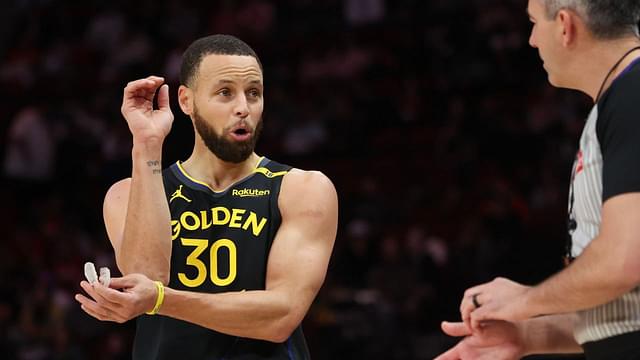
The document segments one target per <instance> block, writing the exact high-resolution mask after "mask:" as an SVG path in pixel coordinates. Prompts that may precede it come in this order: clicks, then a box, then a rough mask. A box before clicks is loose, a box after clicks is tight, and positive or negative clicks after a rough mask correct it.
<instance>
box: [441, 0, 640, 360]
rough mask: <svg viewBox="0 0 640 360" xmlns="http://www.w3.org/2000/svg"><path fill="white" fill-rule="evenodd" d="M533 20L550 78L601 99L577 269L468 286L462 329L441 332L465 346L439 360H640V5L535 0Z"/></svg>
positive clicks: (581, 200)
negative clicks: (555, 359) (539, 359)
mask: <svg viewBox="0 0 640 360" xmlns="http://www.w3.org/2000/svg"><path fill="white" fill-rule="evenodd" d="M528 13H529V17H530V19H531V21H532V23H533V29H532V31H531V37H530V39H529V43H530V44H531V46H533V47H534V48H537V49H538V51H539V54H540V57H541V58H542V60H543V62H544V65H543V66H544V68H545V70H546V71H547V74H548V78H549V82H550V83H551V84H552V85H554V86H557V87H563V88H570V89H577V90H580V91H582V92H584V93H586V94H587V95H589V96H590V97H591V98H592V99H593V101H594V106H593V109H592V110H591V113H590V114H589V117H588V119H587V121H586V123H585V126H584V130H583V132H582V136H581V138H580V142H579V149H578V151H577V154H576V158H575V162H574V165H573V171H572V175H571V182H570V184H571V185H570V190H569V206H568V210H569V211H568V225H569V226H568V231H569V239H570V240H569V244H568V246H567V267H566V268H565V269H564V270H562V271H560V272H559V273H557V274H555V275H554V276H552V277H550V278H549V279H547V280H546V281H544V282H542V283H541V284H539V285H537V286H532V287H530V286H524V285H521V284H518V283H515V282H513V281H510V280H507V279H502V278H498V279H496V280H494V281H492V282H489V283H486V284H482V285H479V286H475V287H472V288H470V289H468V290H467V291H466V292H465V294H464V297H463V300H462V303H461V305H460V311H461V313H462V319H463V322H461V323H447V322H445V323H443V325H442V327H443V330H444V331H445V332H446V333H447V334H449V335H452V336H465V338H464V339H463V340H462V341H460V342H459V343H458V344H457V345H456V346H454V347H453V348H452V349H450V350H449V351H448V352H446V353H444V354H442V355H441V356H440V357H438V360H450V359H465V360H466V359H495V360H501V359H502V360H505V359H518V358H520V357H522V356H524V355H528V354H549V353H580V352H584V354H585V355H586V358H587V359H589V360H596V359H603V360H604V359H610V360H614V359H615V360H625V359H628V360H631V359H640V288H639V287H638V285H639V284H640V111H639V110H640V38H639V34H638V22H639V21H640V1H638V0H529V5H528Z"/></svg>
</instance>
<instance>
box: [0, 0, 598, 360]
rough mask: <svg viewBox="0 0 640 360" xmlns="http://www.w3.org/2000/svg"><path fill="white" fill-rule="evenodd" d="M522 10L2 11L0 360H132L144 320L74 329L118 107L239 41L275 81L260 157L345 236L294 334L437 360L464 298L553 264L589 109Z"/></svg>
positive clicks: (120, 7)
mask: <svg viewBox="0 0 640 360" xmlns="http://www.w3.org/2000/svg"><path fill="white" fill-rule="evenodd" d="M526 3H527V2H526V0H473V1H470V0H466V1H462V0H432V1H421V0H395V1H389V0H324V1H311V0H281V1H273V0H242V1H230V0H221V1H189V2H187V1H179V0H139V1H135V2H130V1H125V0H112V1H99V0H85V1H62V0H11V1H9V2H7V3H3V10H2V12H0V116H1V117H2V120H1V121H0V139H1V140H0V141H1V143H0V144H1V146H0V168H1V169H2V170H1V172H2V177H1V179H2V186H0V199H1V201H0V226H1V228H2V229H3V231H4V233H5V235H4V240H3V241H0V354H2V356H0V357H2V358H3V359H19V360H45V359H46V360H49V359H73V360H75V359H129V358H130V356H131V355H130V351H131V341H132V338H133V333H134V322H130V323H128V324H125V325H118V324H112V323H101V322H99V321H97V320H95V319H93V318H90V317H89V316H88V315H86V314H84V313H83V312H82V310H80V308H79V306H78V305H77V303H76V302H75V300H73V295H74V294H75V293H76V292H79V291H80V288H79V282H80V280H81V279H82V277H83V276H82V269H83V266H82V265H83V263H84V262H85V261H93V262H95V263H96V264H97V265H99V266H109V267H111V269H115V268H116V267H115V264H114V259H113V254H112V250H111V247H110V244H109V241H108V239H107V238H106V234H105V231H104V226H103V222H102V199H103V196H104V194H105V192H106V190H107V189H108V187H109V186H110V185H111V184H112V183H113V182H114V181H116V180H118V179H120V178H124V177H127V176H130V170H131V136H130V133H129V131H128V129H127V126H126V123H125V122H124V120H123V119H122V116H121V115H120V102H121V96H122V89H123V87H124V86H125V84H126V83H127V82H128V81H130V80H133V79H137V78H140V77H145V76H147V75H150V74H155V75H161V76H164V77H165V78H166V79H167V82H168V83H169V84H170V89H171V96H172V105H173V106H172V108H173V111H174V114H175V115H176V120H175V122H174V126H173V130H172V132H171V134H170V136H169V138H168V139H167V141H166V142H165V154H164V159H163V162H164V165H165V166H167V165H169V164H171V163H172V162H174V161H176V160H180V159H182V160H184V159H186V158H187V157H188V156H189V154H190V151H191V144H192V141H193V135H192V128H191V123H190V121H189V119H188V118H187V117H186V116H184V114H182V113H181V112H180V110H179V108H178V106H177V104H176V91H177V87H178V85H179V84H178V73H179V66H180V60H181V58H180V57H181V54H182V52H183V51H184V50H185V49H186V47H187V46H188V45H189V44H190V43H191V42H192V41H193V40H194V39H196V38H198V37H201V36H203V35H207V34H211V33H228V34H233V35H236V36H238V37H240V38H241V39H243V40H244V41H246V42H247V43H248V44H249V45H251V46H252V47H253V48H254V49H255V50H256V52H257V53H258V55H259V56H260V58H261V61H262V63H263V65H264V72H265V84H266V90H265V97H266V101H265V115H264V121H265V129H264V132H263V138H262V139H261V141H260V143H259V145H258V153H259V154H261V155H266V156H268V157H270V158H272V159H275V160H277V161H280V162H285V163H289V164H291V165H294V166H296V167H299V168H304V169H317V170H321V171H323V172H324V173H326V174H327V175H328V176H329V177H330V178H331V179H332V180H333V181H334V183H335V185H336V187H337V189H338V193H339V197H340V226H339V231H338V237H337V240H336V245H335V250H334V253H333V256H332V260H331V264H330V268H329V272H328V275H327V279H326V282H325V285H324V287H323V288H322V290H321V292H320V294H319V295H318V298H317V300H316V302H315V303H314V304H313V306H312V308H311V310H310V312H309V314H308V316H307V318H306V319H305V322H304V329H305V333H306V334H307V340H308V342H309V346H310V350H311V353H312V355H313V357H314V359H431V358H433V356H434V355H435V354H437V353H439V352H441V351H443V350H444V349H445V348H446V347H447V346H449V345H451V344H452V341H454V340H453V339H448V338H447V337H446V336H444V335H443V334H442V333H441V331H440V329H439V323H440V321H442V320H444V319H448V320H455V319H457V318H458V317H459V313H458V305H459V301H460V298H461V296H462V293H463V291H464V289H465V288H467V287H469V286H471V285H474V284H477V283H479V282H484V281H488V280H491V279H492V278H494V277H496V276H508V277H511V278H513V279H515V280H517V281H520V282H524V283H529V284H532V283H535V282H537V281H540V280H542V279H544V278H545V277H547V276H549V275H550V274H551V273H553V272H554V271H555V270H557V269H558V268H559V267H560V266H561V256H562V255H563V251H564V242H565V234H566V232H565V223H564V220H565V214H566V198H567V186H568V180H569V175H570V165H571V162H572V160H573V156H574V153H575V149H576V143H577V139H578V137H579V134H580V131H581V129H582V124H583V119H584V118H585V116H586V114H587V111H588V109H589V103H588V98H586V97H584V96H582V95H579V94H577V93H574V92H570V91H567V90H558V89H554V88H552V87H551V86H550V85H548V83H547V79H546V74H545V72H544V70H543V69H542V66H541V62H540V60H539V58H538V55H537V52H536V50H535V49H532V48H530V47H529V45H528V36H529V30H530V24H529V23H528V19H527V16H526V12H525V9H526Z"/></svg>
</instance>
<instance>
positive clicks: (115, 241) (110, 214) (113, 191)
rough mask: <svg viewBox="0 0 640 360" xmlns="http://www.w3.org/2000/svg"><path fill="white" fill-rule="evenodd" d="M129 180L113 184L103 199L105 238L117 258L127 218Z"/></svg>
mask: <svg viewBox="0 0 640 360" xmlns="http://www.w3.org/2000/svg"><path fill="white" fill-rule="evenodd" d="M130 187H131V178H127V179H124V180H120V181H118V182H117V183H115V184H113V185H112V186H111V188H109V190H108V191H107V194H106V195H105V197H104V203H103V206H102V216H103V218H104V225H105V228H106V230H107V236H108V237H109V241H111V245H112V246H113V250H114V252H115V254H116V256H117V254H118V251H119V250H120V243H121V242H122V236H123V234H124V224H125V219H126V217H127V206H128V203H129V189H130Z"/></svg>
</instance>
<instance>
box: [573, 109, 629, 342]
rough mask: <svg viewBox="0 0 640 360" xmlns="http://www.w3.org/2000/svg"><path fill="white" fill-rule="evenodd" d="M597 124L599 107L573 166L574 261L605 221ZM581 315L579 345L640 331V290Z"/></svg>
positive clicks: (588, 124)
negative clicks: (603, 218) (603, 220)
mask: <svg viewBox="0 0 640 360" xmlns="http://www.w3.org/2000/svg"><path fill="white" fill-rule="evenodd" d="M597 121H598V107H597V106H594V108H593V110H592V111H591V114H590V115H589V118H588V120H587V123H586V124H585V127H584V130H583V133H582V136H581V138H580V152H579V154H578V156H577V157H576V161H575V163H574V165H573V166H574V178H573V179H572V182H573V183H572V186H573V195H574V203H573V208H572V212H573V214H570V216H572V217H573V218H574V219H575V220H576V224H577V227H576V229H575V230H574V231H573V232H572V234H571V236H572V247H571V255H572V256H574V257H576V256H579V255H580V254H581V253H582V251H583V250H584V249H585V248H586V247H587V245H589V243H590V242H591V241H592V240H593V239H594V238H595V237H596V236H598V233H599V228H600V222H601V220H602V214H601V210H602V187H603V185H602V165H603V161H602V152H601V149H600V143H599V141H598V136H597V133H596V124H597ZM569 208H570V209H571V206H570V207H569ZM578 315H579V316H578V318H579V320H578V322H577V323H576V325H575V332H574V334H575V338H576V340H577V341H578V343H580V344H583V343H585V342H589V341H597V340H602V339H605V338H609V337H612V336H616V335H620V334H624V333H627V332H631V331H635V330H639V329H640V288H635V289H634V290H633V291H631V292H630V293H627V294H625V295H624V296H622V297H621V298H618V299H616V300H614V301H612V302H610V303H607V304H604V305H600V306H598V307H595V308H593V309H589V310H585V311H580V312H579V313H578Z"/></svg>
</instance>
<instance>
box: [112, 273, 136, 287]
mask: <svg viewBox="0 0 640 360" xmlns="http://www.w3.org/2000/svg"><path fill="white" fill-rule="evenodd" d="M137 283H138V281H137V280H136V279H135V278H134V277H132V276H123V277H114V278H111V283H109V287H110V288H112V289H128V288H132V287H134V286H136V284H137Z"/></svg>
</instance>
